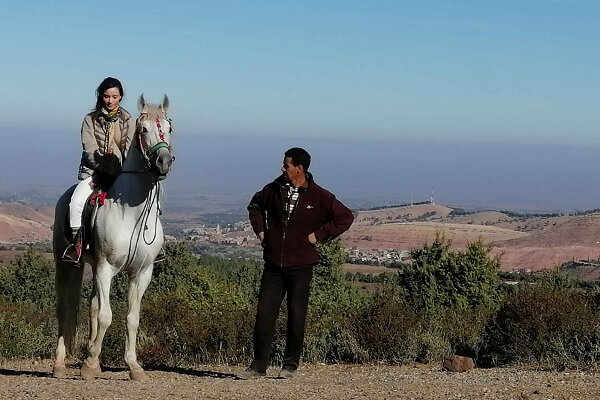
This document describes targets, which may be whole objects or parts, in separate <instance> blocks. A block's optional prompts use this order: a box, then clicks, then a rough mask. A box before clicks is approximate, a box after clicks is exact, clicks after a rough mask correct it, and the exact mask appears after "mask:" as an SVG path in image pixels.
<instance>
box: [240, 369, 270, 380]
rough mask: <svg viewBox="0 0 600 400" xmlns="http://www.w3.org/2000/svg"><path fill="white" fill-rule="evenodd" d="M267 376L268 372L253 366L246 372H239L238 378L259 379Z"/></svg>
mask: <svg viewBox="0 0 600 400" xmlns="http://www.w3.org/2000/svg"><path fill="white" fill-rule="evenodd" d="M265 376H267V373H266V372H260V371H257V370H255V369H252V368H248V369H247V370H245V371H244V372H241V373H239V374H238V378H240V379H241V380H244V381H246V380H249V379H258V378H262V377H265Z"/></svg>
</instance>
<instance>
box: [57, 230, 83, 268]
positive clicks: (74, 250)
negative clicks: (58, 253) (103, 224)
mask: <svg viewBox="0 0 600 400" xmlns="http://www.w3.org/2000/svg"><path fill="white" fill-rule="evenodd" d="M81 239H82V238H81V229H80V228H78V229H72V231H71V244H69V246H67V248H66V249H65V252H64V253H63V255H62V261H65V262H68V263H72V264H75V265H79V259H80V258H81V251H82V249H83V243H82V240H81Z"/></svg>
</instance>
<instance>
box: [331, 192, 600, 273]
mask: <svg viewBox="0 0 600 400" xmlns="http://www.w3.org/2000/svg"><path fill="white" fill-rule="evenodd" d="M438 232H439V233H443V234H444V236H445V237H446V238H448V239H450V240H451V241H452V246H453V247H454V248H463V247H464V246H465V245H466V243H468V242H472V241H475V240H477V239H482V240H483V241H484V242H485V243H489V244H491V245H492V246H493V251H494V253H495V254H497V255H499V256H501V260H502V269H504V270H512V269H518V268H525V269H532V270H541V269H549V268H553V267H556V266H558V265H560V264H562V263H564V262H567V261H571V260H581V259H588V258H600V214H589V215H583V216H537V217H526V216H514V215H508V214H505V213H502V212H498V211H484V212H478V213H472V214H466V215H455V214H454V213H452V209H451V208H448V207H444V206H440V205H436V204H422V205H416V206H407V207H394V208H386V209H380V210H369V211H360V212H359V213H358V217H357V219H356V223H355V224H354V225H353V226H352V228H351V229H350V231H349V232H347V233H346V234H345V235H344V236H343V239H344V243H345V244H346V246H347V247H356V248H358V249H364V250H372V249H395V250H409V249H412V248H416V247H420V246H422V245H423V244H425V243H431V241H433V239H434V238H435V236H436V234H437V233H438Z"/></svg>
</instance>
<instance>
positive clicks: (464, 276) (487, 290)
mask: <svg viewBox="0 0 600 400" xmlns="http://www.w3.org/2000/svg"><path fill="white" fill-rule="evenodd" d="M411 255H412V258H413V260H414V262H413V263H412V264H411V265H409V266H407V267H406V268H404V269H402V270H400V271H399V272H398V285H399V286H400V288H401V290H402V293H403V296H404V297H405V299H406V300H407V301H408V302H409V303H410V304H411V305H413V306H414V307H416V308H417V309H425V310H430V309H434V308H436V307H439V306H442V307H446V308H455V309H459V310H460V309H466V308H472V307H477V306H485V307H496V306H497V304H498V302H499V298H500V286H499V284H500V281H499V279H498V270H499V267H500V260H499V259H498V258H497V257H494V256H492V255H491V254H490V247H489V246H486V245H485V244H483V242H482V241H481V240H478V241H476V242H473V243H469V244H468V245H467V248H466V249H465V250H463V251H452V250H450V241H448V240H446V239H445V238H444V237H443V236H442V235H439V234H438V235H437V236H436V239H435V240H434V242H433V243H432V244H431V245H425V246H423V248H421V249H415V250H413V251H411Z"/></svg>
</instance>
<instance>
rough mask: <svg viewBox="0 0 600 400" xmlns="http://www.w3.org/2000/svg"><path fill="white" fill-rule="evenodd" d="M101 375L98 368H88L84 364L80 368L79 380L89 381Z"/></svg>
mask: <svg viewBox="0 0 600 400" xmlns="http://www.w3.org/2000/svg"><path fill="white" fill-rule="evenodd" d="M101 373H102V370H101V369H100V367H96V368H92V367H88V365H87V364H86V363H83V365H82V366H81V378H82V379H83V380H86V381H89V380H91V379H94V378H95V377H97V376H99V375H100V374H101Z"/></svg>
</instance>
